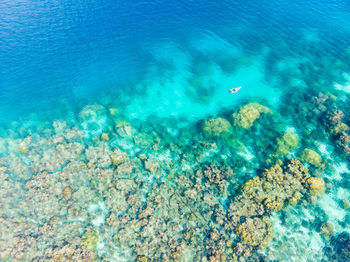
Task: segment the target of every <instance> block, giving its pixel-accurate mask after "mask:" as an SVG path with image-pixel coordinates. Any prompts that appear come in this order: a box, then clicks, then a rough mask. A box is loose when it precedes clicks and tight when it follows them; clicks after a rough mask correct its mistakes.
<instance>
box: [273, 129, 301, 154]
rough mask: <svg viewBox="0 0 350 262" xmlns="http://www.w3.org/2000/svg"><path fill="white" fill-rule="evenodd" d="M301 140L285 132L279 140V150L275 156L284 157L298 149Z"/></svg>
mask: <svg viewBox="0 0 350 262" xmlns="http://www.w3.org/2000/svg"><path fill="white" fill-rule="evenodd" d="M298 144H299V138H298V137H297V135H296V134H294V133H292V132H289V131H287V132H285V133H284V134H283V136H282V137H279V138H278V139H277V149H276V153H275V156H277V157H278V156H283V155H286V154H288V153H289V152H291V151H293V150H294V149H296V148H297V147H298Z"/></svg>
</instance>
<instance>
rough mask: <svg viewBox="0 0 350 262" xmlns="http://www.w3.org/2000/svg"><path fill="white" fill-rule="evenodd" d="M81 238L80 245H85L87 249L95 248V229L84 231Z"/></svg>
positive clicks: (96, 238)
mask: <svg viewBox="0 0 350 262" xmlns="http://www.w3.org/2000/svg"><path fill="white" fill-rule="evenodd" d="M82 239H83V241H82V242H81V245H82V246H84V247H86V248H87V249H88V250H94V249H96V246H97V242H98V233H97V232H96V231H93V230H92V231H86V232H85V234H84V235H83V237H82Z"/></svg>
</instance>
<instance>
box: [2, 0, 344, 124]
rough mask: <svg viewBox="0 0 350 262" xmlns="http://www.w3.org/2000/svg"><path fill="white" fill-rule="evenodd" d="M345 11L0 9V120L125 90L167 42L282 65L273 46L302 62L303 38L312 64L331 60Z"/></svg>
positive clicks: (236, 6)
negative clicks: (216, 46)
mask: <svg viewBox="0 0 350 262" xmlns="http://www.w3.org/2000/svg"><path fill="white" fill-rule="evenodd" d="M349 12H350V4H349V1H346V0H338V1H307V3H306V2H305V1H302V0H298V1H293V2H291V1H282V0H273V1H253V2H247V1H166V0H165V1H159V0H158V1H111V0H105V1H74V2H71V1H24V0H21V1H1V2H0V61H1V62H0V112H1V115H2V117H1V118H2V120H4V119H3V116H5V117H6V118H7V120H13V119H16V118H17V117H18V116H24V115H26V114H27V113H29V112H38V111H42V110H43V109H44V110H47V109H52V107H55V105H57V103H58V102H59V101H61V100H62V99H68V101H71V102H73V101H74V99H76V98H81V97H88V96H89V94H91V92H92V91H96V90H99V92H101V91H105V90H107V89H113V90H114V91H115V90H116V89H118V90H122V89H123V88H124V89H127V88H130V86H131V85H132V84H131V83H134V82H135V81H137V80H138V79H139V78H140V77H142V74H143V73H144V71H145V68H147V66H148V65H149V64H152V59H151V57H150V54H149V52H148V48H150V47H152V46H153V45H155V44H157V43H162V42H167V41H171V42H173V43H176V44H177V45H179V46H181V47H184V48H186V46H187V45H188V42H187V41H188V40H189V39H192V38H195V37H196V35H199V34H205V33H208V34H211V33H214V34H216V35H218V36H220V37H221V38H222V39H224V40H226V41H229V42H230V43H236V44H239V45H241V47H242V48H243V49H245V50H246V51H247V52H252V53H254V52H259V50H261V48H263V47H264V46H265V45H269V46H273V47H274V48H276V50H273V51H274V52H275V53H276V56H279V55H280V56H282V57H283V56H284V55H287V54H288V53H283V52H285V50H286V48H284V51H281V52H279V51H278V48H279V47H278V43H280V42H281V41H284V43H285V44H287V45H288V49H289V51H290V54H293V53H295V52H296V50H297V51H298V52H301V53H303V52H304V54H305V55H307V52H309V51H310V47H307V48H306V49H305V50H303V47H302V46H300V44H298V41H299V40H300V38H301V37H302V36H303V34H307V33H309V32H311V33H316V34H317V35H318V37H319V38H320V39H321V40H322V41H321V43H320V47H314V48H316V49H317V51H318V52H319V54H320V56H322V55H323V52H326V53H327V55H330V54H332V55H334V56H337V55H338V56H339V55H342V54H341V52H343V50H344V47H345V46H346V45H347V44H349V37H348V36H349V34H350V19H349ZM279 39H280V40H281V41H279ZM290 54H289V55H290ZM7 120H5V122H6V121H7Z"/></svg>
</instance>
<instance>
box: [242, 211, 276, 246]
mask: <svg viewBox="0 0 350 262" xmlns="http://www.w3.org/2000/svg"><path fill="white" fill-rule="evenodd" d="M236 232H237V235H238V236H239V237H240V238H241V239H242V241H243V242H245V243H247V244H249V245H251V246H259V247H260V248H265V247H266V246H267V245H268V244H269V243H270V241H271V240H272V237H273V232H272V226H271V221H270V219H269V218H268V217H266V216H263V217H261V218H260V217H255V218H247V220H246V221H245V222H243V223H240V224H238V226H237V228H236Z"/></svg>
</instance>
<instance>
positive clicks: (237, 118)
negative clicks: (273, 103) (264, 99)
mask: <svg viewBox="0 0 350 262" xmlns="http://www.w3.org/2000/svg"><path fill="white" fill-rule="evenodd" d="M271 113H272V111H271V110H270V109H269V108H268V107H266V106H263V105H260V104H258V103H249V104H246V105H244V106H242V107H240V109H239V110H238V112H235V113H233V115H232V117H233V124H234V126H238V127H242V128H244V129H249V128H251V127H252V126H253V124H254V122H255V120H257V119H258V118H259V117H260V115H261V114H271Z"/></svg>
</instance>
